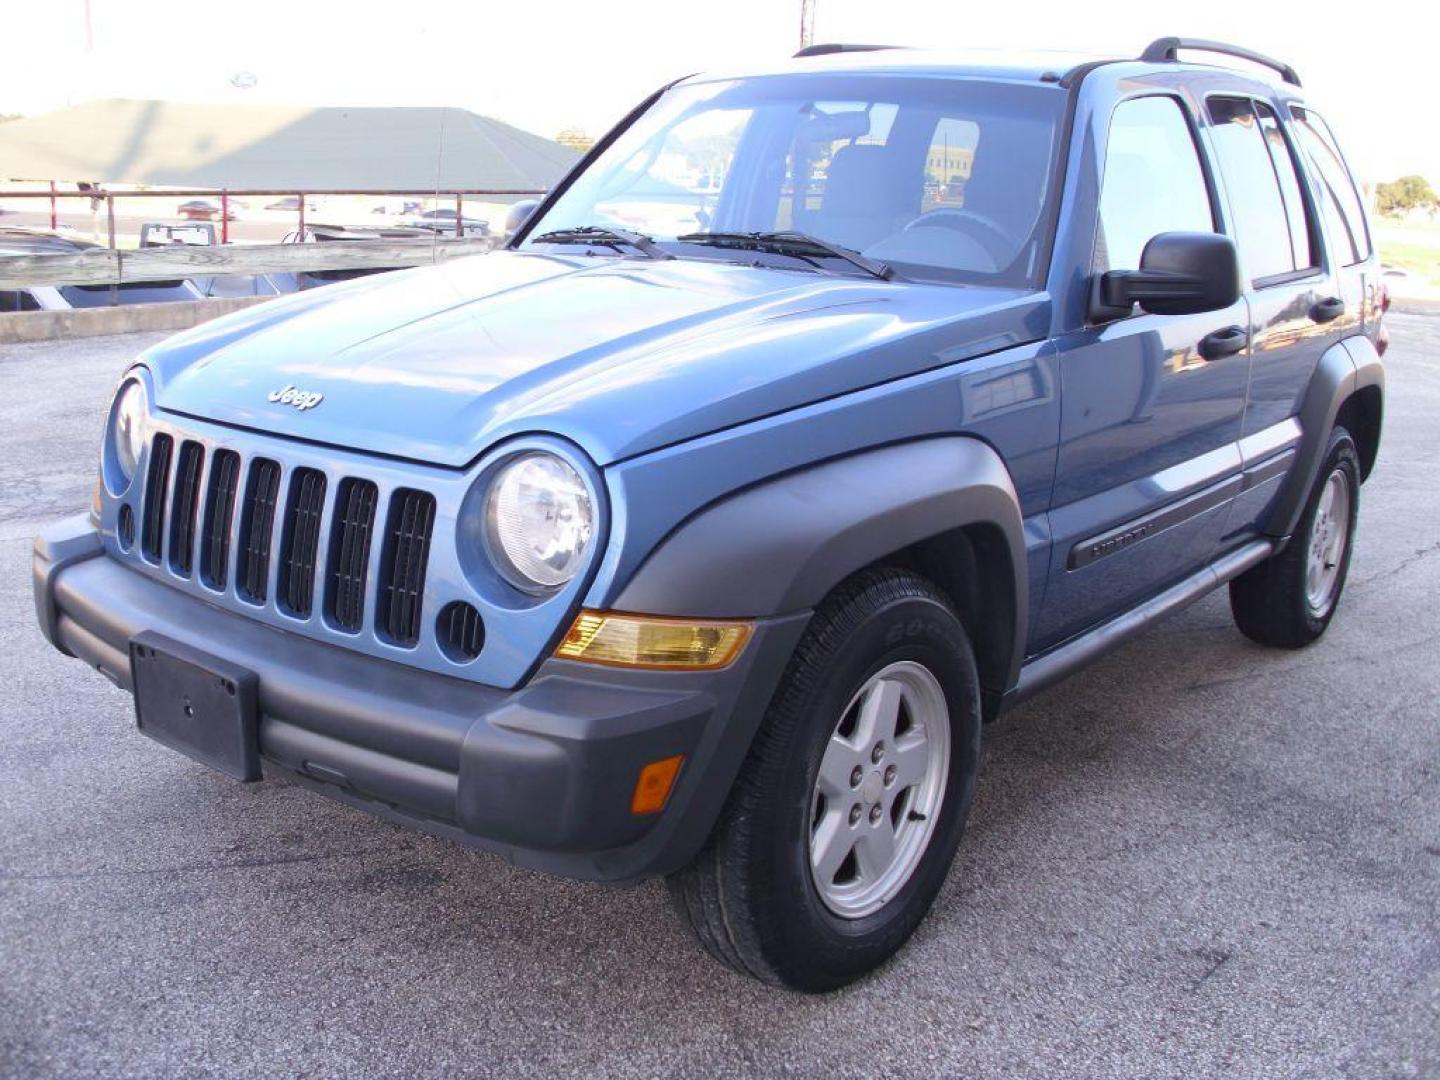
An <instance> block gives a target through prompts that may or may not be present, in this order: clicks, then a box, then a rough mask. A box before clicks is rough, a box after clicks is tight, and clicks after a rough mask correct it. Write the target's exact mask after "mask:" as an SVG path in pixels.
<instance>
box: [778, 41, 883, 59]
mask: <svg viewBox="0 0 1440 1080" xmlns="http://www.w3.org/2000/svg"><path fill="white" fill-rule="evenodd" d="M904 47H905V46H903V45H857V44H845V43H843V42H839V41H828V42H825V43H824V44H822V45H806V46H805V48H803V49H801V50H800V51H799V52H797V53H796V54H795V55H794V56H793V57H792V59H794V60H799V59H800V58H801V57H805V56H829V55H831V54H832V53H846V52H882V51H883V50H885V49H903V48H904Z"/></svg>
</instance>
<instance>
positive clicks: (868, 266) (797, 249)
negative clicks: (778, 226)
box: [675, 230, 895, 281]
mask: <svg viewBox="0 0 1440 1080" xmlns="http://www.w3.org/2000/svg"><path fill="white" fill-rule="evenodd" d="M675 239H676V240H679V241H681V242H682V243H687V244H714V245H715V246H716V247H735V248H742V249H743V248H750V249H753V250H757V251H775V252H779V253H780V254H782V255H797V256H799V257H801V258H805V257H806V256H812V255H829V256H831V257H833V258H836V259H841V260H843V261H845V262H847V263H849V264H850V265H851V266H853V267H855V268H856V269H859V270H863V271H864V272H865V273H867V274H869V275H870V276H871V277H877V278H879V279H880V280H881V281H889V280H890V279H891V278H893V277H894V276H895V271H894V270H892V269H891V268H890V267H889V266H887V265H886V264H885V263H883V262H878V261H877V260H875V259H869V258H866V257H865V256H864V255H861V254H860V253H859V252H858V251H852V250H851V249H850V248H847V247H842V246H841V245H839V244H832V243H831V242H830V241H829V240H822V239H821V238H820V237H818V236H811V235H810V234H809V233H802V232H795V231H793V230H785V231H780V232H699V233H686V234H685V235H683V236H677V237H676V238H675Z"/></svg>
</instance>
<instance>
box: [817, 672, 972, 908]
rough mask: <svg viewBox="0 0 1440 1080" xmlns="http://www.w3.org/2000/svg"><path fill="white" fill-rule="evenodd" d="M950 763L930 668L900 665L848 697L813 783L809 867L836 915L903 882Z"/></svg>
mask: <svg viewBox="0 0 1440 1080" xmlns="http://www.w3.org/2000/svg"><path fill="white" fill-rule="evenodd" d="M949 766H950V713H949V710H948V709H947V708H946V705H945V692H944V690H942V689H941V687H940V683H939V681H938V680H937V679H936V678H935V676H934V675H933V674H932V673H931V672H930V670H929V669H928V668H925V667H924V666H922V665H920V664H917V663H915V662H914V661H910V660H900V661H897V662H895V663H893V664H890V665H888V666H886V667H885V668H883V669H881V670H880V671H877V672H876V673H875V674H874V675H872V676H870V678H869V679H868V680H867V681H866V682H865V684H864V685H863V686H862V687H861V688H860V689H859V690H858V691H857V692H856V693H855V696H854V697H853V698H851V700H850V702H849V704H848V705H846V707H845V710H844V712H843V713H842V714H841V716H840V719H839V721H838V723H837V725H836V728H835V731H834V733H833V734H832V735H831V736H830V740H829V742H828V743H827V744H826V747H825V753H824V756H823V757H822V758H821V759H820V771H819V773H818V775H817V776H816V780H815V793H814V797H813V799H812V800H811V802H812V805H813V807H814V809H813V812H812V821H811V827H810V868H811V872H812V873H813V874H814V877H815V888H816V891H817V892H818V893H819V894H820V898H821V899H822V900H823V901H824V902H825V906H826V907H828V908H829V909H830V910H831V911H833V912H834V913H835V914H837V915H839V916H842V917H843V918H849V919H854V918H859V917H861V916H864V915H868V914H870V913H871V912H872V911H875V910H876V909H877V908H879V907H880V906H881V905H882V904H884V903H885V901H887V900H888V899H890V897H892V896H893V895H895V893H896V892H898V891H899V889H900V888H901V887H902V886H903V885H904V884H905V882H906V881H908V880H909V879H910V875H911V874H912V873H913V872H914V869H915V866H916V864H917V863H918V862H919V861H920V857H921V856H922V855H923V854H924V852H925V845H926V843H927V842H928V841H929V839H930V834H931V832H932V831H933V829H934V822H935V811H936V808H937V806H938V804H939V801H940V798H941V796H942V795H943V793H944V791H945V779H946V774H947V772H948V770H949Z"/></svg>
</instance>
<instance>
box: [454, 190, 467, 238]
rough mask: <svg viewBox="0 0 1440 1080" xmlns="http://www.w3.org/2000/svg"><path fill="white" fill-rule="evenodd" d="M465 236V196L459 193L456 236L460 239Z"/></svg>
mask: <svg viewBox="0 0 1440 1080" xmlns="http://www.w3.org/2000/svg"><path fill="white" fill-rule="evenodd" d="M464 235H465V196H463V195H461V194H460V193H459V192H458V191H457V192H456V193H455V236H456V238H457V239H458V238H459V237H462V236H464Z"/></svg>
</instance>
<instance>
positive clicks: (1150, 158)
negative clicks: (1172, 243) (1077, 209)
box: [1095, 97, 1215, 272]
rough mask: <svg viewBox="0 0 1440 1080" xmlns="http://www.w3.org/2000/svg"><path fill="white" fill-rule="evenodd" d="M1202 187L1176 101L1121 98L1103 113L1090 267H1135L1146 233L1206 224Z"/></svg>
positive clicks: (1210, 217) (1211, 227)
mask: <svg viewBox="0 0 1440 1080" xmlns="http://www.w3.org/2000/svg"><path fill="white" fill-rule="evenodd" d="M1214 231H1215V215H1214V213H1213V212H1212V211H1211V209H1210V192H1209V189H1208V188H1207V187H1206V185H1205V174H1204V172H1203V171H1202V170H1201V168H1200V157H1199V155H1198V153H1197V152H1196V150H1195V140H1194V138H1193V137H1192V136H1191V134H1190V125H1189V123H1188V122H1187V121H1186V119H1185V114H1184V113H1183V112H1182V111H1181V106H1180V103H1179V102H1178V101H1176V100H1175V99H1174V98H1171V97H1143V98H1132V99H1131V100H1129V101H1122V102H1121V103H1120V104H1119V105H1118V106H1116V108H1115V113H1114V115H1113V116H1112V117H1111V118H1110V137H1109V141H1108V143H1107V150H1106V153H1105V174H1104V177H1103V178H1102V180H1101V183H1100V221H1099V227H1098V229H1097V231H1096V236H1095V270H1096V271H1097V272H1104V271H1106V270H1136V269H1139V267H1140V253H1141V252H1142V251H1144V250H1145V245H1146V244H1147V243H1149V242H1150V238H1151V237H1153V236H1155V235H1156V234H1157V233H1163V232H1214Z"/></svg>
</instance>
